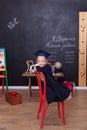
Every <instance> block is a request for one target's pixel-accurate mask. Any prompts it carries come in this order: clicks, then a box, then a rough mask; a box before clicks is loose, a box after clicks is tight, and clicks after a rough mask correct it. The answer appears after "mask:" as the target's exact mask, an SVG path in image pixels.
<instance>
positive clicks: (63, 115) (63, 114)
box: [61, 102, 66, 125]
mask: <svg viewBox="0 0 87 130" xmlns="http://www.w3.org/2000/svg"><path fill="white" fill-rule="evenodd" d="M61 105H62V122H63V124H64V125H66V121H65V113H64V102H61Z"/></svg>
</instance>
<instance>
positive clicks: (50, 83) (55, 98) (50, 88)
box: [35, 50, 72, 103]
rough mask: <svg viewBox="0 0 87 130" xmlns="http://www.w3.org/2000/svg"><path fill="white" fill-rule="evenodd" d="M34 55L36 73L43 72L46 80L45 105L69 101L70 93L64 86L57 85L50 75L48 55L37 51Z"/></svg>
mask: <svg viewBox="0 0 87 130" xmlns="http://www.w3.org/2000/svg"><path fill="white" fill-rule="evenodd" d="M35 55H36V57H37V58H36V63H37V65H36V68H35V69H37V71H40V72H43V73H44V75H45V78H46V83H47V87H46V94H47V103H52V102H59V101H61V102H62V101H64V100H69V99H71V97H72V96H71V93H70V90H69V88H67V87H66V86H65V85H63V84H61V83H59V82H58V81H57V80H56V79H55V77H54V76H53V74H52V69H51V67H50V65H49V64H48V60H47V58H48V56H50V54H49V53H47V52H45V51H43V50H39V51H37V52H36V53H35Z"/></svg>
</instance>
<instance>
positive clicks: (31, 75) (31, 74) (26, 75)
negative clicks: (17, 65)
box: [22, 72, 64, 96]
mask: <svg viewBox="0 0 87 130" xmlns="http://www.w3.org/2000/svg"><path fill="white" fill-rule="evenodd" d="M53 76H54V77H55V79H57V78H58V77H61V76H64V75H63V74H61V75H58V74H54V75H53ZM22 77H27V78H29V80H28V87H29V96H31V94H32V93H31V78H34V77H36V74H35V73H29V72H24V73H23V74H22Z"/></svg>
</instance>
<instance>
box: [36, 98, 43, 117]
mask: <svg viewBox="0 0 87 130" xmlns="http://www.w3.org/2000/svg"><path fill="white" fill-rule="evenodd" d="M42 106H43V100H41V101H40V103H39V108H38V112H37V119H38V118H39V114H40V112H41V109H42Z"/></svg>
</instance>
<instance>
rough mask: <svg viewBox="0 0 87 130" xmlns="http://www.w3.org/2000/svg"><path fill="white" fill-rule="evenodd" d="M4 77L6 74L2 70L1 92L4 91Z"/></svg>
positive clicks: (0, 76) (0, 77)
mask: <svg viewBox="0 0 87 130" xmlns="http://www.w3.org/2000/svg"><path fill="white" fill-rule="evenodd" d="M5 78H6V76H5V75H4V71H3V72H2V74H1V75H0V79H2V93H4V85H5V83H4V82H5Z"/></svg>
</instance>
